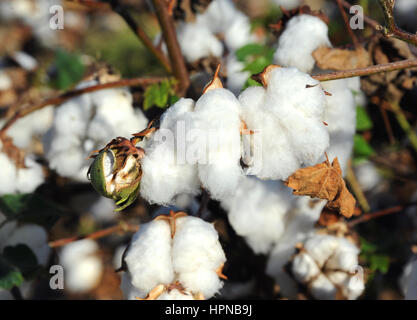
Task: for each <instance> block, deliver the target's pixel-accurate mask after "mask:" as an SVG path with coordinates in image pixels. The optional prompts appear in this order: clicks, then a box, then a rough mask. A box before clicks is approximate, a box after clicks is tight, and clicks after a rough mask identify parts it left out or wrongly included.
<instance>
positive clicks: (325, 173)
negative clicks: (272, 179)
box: [285, 154, 356, 218]
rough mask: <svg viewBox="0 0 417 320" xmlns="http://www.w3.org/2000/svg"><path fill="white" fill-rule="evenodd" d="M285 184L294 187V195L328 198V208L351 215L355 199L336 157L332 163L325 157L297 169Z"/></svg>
mask: <svg viewBox="0 0 417 320" xmlns="http://www.w3.org/2000/svg"><path fill="white" fill-rule="evenodd" d="M326 158H327V154H326ZM285 184H286V185H287V186H288V187H290V188H292V189H294V191H293V194H295V195H306V196H310V197H316V198H319V199H326V200H329V202H328V203H327V207H328V208H330V209H333V210H337V211H338V212H339V213H340V214H342V215H343V216H345V217H346V218H350V217H351V216H352V215H353V212H354V210H355V204H356V200H355V198H354V197H353V196H352V195H351V194H350V192H349V190H348V189H347V187H346V183H345V180H343V178H342V170H341V169H340V165H339V161H338V159H337V158H335V159H334V160H333V163H332V164H330V162H329V159H326V161H324V162H322V163H319V164H316V165H315V166H312V167H307V168H302V169H298V170H297V171H296V172H294V173H293V174H292V175H291V176H290V177H289V178H288V179H287V181H286V182H285Z"/></svg>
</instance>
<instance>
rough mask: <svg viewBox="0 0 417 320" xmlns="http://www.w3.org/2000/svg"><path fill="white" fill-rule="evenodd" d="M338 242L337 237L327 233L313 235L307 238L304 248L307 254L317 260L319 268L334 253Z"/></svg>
mask: <svg viewBox="0 0 417 320" xmlns="http://www.w3.org/2000/svg"><path fill="white" fill-rule="evenodd" d="M338 245H339V243H338V241H337V238H335V237H333V236H328V235H315V236H314V237H311V238H310V239H308V240H307V241H306V242H305V244H304V248H305V249H306V251H307V252H308V254H309V255H310V256H311V257H312V258H313V259H314V260H315V261H316V262H317V264H318V266H319V267H320V268H322V267H323V265H324V263H325V262H326V261H327V260H328V259H329V258H330V256H331V255H332V254H333V253H334V251H335V250H336V248H337V247H338Z"/></svg>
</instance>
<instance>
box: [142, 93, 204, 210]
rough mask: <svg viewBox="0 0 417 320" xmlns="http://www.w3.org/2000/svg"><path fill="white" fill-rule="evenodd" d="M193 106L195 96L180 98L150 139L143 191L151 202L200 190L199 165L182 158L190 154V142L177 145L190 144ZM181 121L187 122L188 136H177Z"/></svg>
mask: <svg viewBox="0 0 417 320" xmlns="http://www.w3.org/2000/svg"><path fill="white" fill-rule="evenodd" d="M193 108H194V101H193V100H192V99H180V100H179V101H178V102H177V103H175V104H174V105H173V106H171V107H170V108H169V109H168V110H167V111H166V112H165V113H164V114H163V116H162V120H161V125H160V129H159V130H158V131H156V133H155V134H154V135H153V136H152V137H151V138H150V140H149V141H148V142H147V143H146V146H145V157H144V159H143V160H142V162H141V165H142V171H143V174H142V179H141V184H140V194H141V196H142V197H143V198H144V199H145V200H147V201H148V202H150V203H158V204H164V205H169V204H171V203H172V202H173V200H174V197H175V196H177V195H179V194H182V193H189V194H197V193H199V192H200V182H199V180H198V174H197V166H196V165H195V164H190V163H188V162H187V159H179V157H182V156H186V154H185V153H186V145H185V146H183V148H182V149H181V148H178V147H177V146H176V144H177V142H178V143H184V144H186V141H183V140H185V139H186V137H185V136H186V134H187V131H188V130H189V128H190V122H191V120H192V111H193ZM177 123H182V124H184V127H185V132H184V134H185V136H183V135H181V134H180V135H179V136H177V126H176V124H177ZM164 138H165V139H164ZM184 158H186V157H184ZM180 160H181V161H180Z"/></svg>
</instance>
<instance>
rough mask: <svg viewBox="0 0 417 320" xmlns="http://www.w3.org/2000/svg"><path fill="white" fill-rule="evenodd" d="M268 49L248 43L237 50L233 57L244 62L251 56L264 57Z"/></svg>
mask: <svg viewBox="0 0 417 320" xmlns="http://www.w3.org/2000/svg"><path fill="white" fill-rule="evenodd" d="M267 51H268V48H267V47H266V46H264V45H262V44H258V43H250V44H247V45H245V46H243V47H241V48H239V49H238V50H237V51H236V53H235V55H236V58H237V59H238V60H239V61H242V62H245V61H246V59H248V58H249V57H250V56H252V55H258V56H259V55H264V54H265V53H266V52H267Z"/></svg>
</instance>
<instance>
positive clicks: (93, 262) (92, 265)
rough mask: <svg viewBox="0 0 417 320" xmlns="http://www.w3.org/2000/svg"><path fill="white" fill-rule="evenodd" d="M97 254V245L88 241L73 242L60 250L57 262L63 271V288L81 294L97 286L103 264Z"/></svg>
mask: <svg viewBox="0 0 417 320" xmlns="http://www.w3.org/2000/svg"><path fill="white" fill-rule="evenodd" d="M97 254H98V245H97V243H96V242H95V241H93V240H90V239H84V240H79V241H75V242H72V243H70V244H67V245H66V246H64V247H63V248H62V250H61V252H60V253H59V262H60V264H61V265H62V266H63V267H64V271H65V288H67V289H69V290H70V291H72V292H75V293H83V292H88V291H90V290H92V289H94V287H96V286H97V285H98V284H99V282H100V280H101V276H102V272H103V264H102V261H101V259H100V258H99V257H98V255H97Z"/></svg>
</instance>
